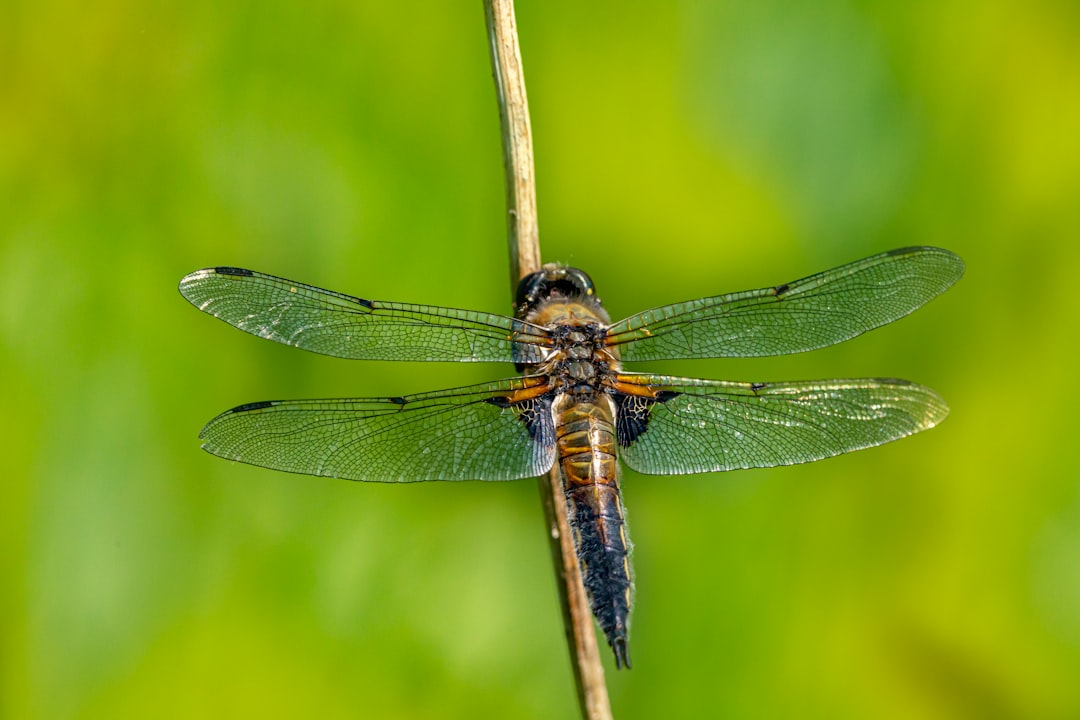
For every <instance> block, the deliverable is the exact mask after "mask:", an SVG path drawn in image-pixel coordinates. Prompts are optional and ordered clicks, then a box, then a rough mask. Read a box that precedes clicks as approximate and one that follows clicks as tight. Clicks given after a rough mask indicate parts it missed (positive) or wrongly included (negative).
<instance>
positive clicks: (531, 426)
mask: <svg viewBox="0 0 1080 720" xmlns="http://www.w3.org/2000/svg"><path fill="white" fill-rule="evenodd" d="M484 402H486V403H488V404H490V405H494V406H495V407H497V408H500V409H502V410H506V409H508V408H513V410H514V412H516V413H517V416H518V419H519V420H521V422H523V423H525V427H526V428H528V430H529V436H530V437H532V439H533V440H534V441H536V442H537V443H539V444H540V445H542V446H543V447H550V446H552V445H554V444H555V419H554V418H553V417H552V416H551V397H550V396H548V395H543V396H541V397H538V398H532V399H530V400H522V401H521V402H516V403H515V402H511V401H510V399H509V398H506V397H502V396H501V395H500V396H496V397H490V398H485V399H484Z"/></svg>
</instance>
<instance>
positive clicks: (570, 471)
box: [554, 391, 630, 667]
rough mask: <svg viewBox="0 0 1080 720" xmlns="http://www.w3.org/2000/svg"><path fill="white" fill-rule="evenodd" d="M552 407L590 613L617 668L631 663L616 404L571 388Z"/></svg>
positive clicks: (628, 574) (608, 399)
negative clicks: (616, 436) (601, 632)
mask: <svg viewBox="0 0 1080 720" xmlns="http://www.w3.org/2000/svg"><path fill="white" fill-rule="evenodd" d="M554 410H555V436H556V442H557V446H558V455H559V467H560V470H561V471H562V478H563V488H564V489H565V491H566V504H567V509H568V511H569V514H570V527H571V528H572V529H573V532H574V547H575V548H576V549H577V556H578V562H579V564H580V565H581V579H582V581H583V582H584V585H585V591H586V593H587V594H588V597H589V603H590V604H591V605H592V612H593V615H594V616H595V617H596V620H597V622H599V623H600V628H601V629H602V630H603V631H604V634H605V635H606V636H607V640H608V644H610V645H611V649H612V650H613V651H614V653H615V665H616V667H619V666H622V665H625V666H626V667H630V656H629V654H628V650H627V622H628V619H629V615H630V563H629V560H628V558H627V553H628V551H629V547H628V542H627V539H626V527H625V523H624V521H623V510H622V499H621V497H620V494H619V473H618V464H617V463H616V461H615V420H614V411H615V408H614V405H613V403H612V402H611V398H610V396H608V395H607V394H605V393H596V392H585V393H582V392H580V391H578V392H573V391H572V392H569V393H565V394H563V395H560V396H559V397H558V399H557V400H556V401H555V408H554Z"/></svg>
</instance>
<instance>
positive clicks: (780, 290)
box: [773, 283, 791, 297]
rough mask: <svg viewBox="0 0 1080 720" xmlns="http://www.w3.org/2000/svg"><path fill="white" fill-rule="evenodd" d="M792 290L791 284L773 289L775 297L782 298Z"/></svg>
mask: <svg viewBox="0 0 1080 720" xmlns="http://www.w3.org/2000/svg"><path fill="white" fill-rule="evenodd" d="M790 289H791V285H790V284H789V283H784V284H783V285H777V286H776V287H774V288H773V295H775V296H776V297H780V296H781V295H783V294H784V293H786V292H787V291H788V290H790Z"/></svg>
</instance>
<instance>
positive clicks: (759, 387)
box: [750, 382, 765, 393]
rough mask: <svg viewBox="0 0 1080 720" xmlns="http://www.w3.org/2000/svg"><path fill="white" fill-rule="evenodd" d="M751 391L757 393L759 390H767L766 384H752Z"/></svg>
mask: <svg viewBox="0 0 1080 720" xmlns="http://www.w3.org/2000/svg"><path fill="white" fill-rule="evenodd" d="M750 389H751V390H753V391H754V392H755V393H756V392H757V391H758V390H764V389H765V383H761V382H756V383H750Z"/></svg>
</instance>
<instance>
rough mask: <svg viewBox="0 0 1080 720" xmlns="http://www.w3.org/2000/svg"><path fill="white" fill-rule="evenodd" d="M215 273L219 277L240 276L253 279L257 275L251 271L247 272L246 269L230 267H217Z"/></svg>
mask: <svg viewBox="0 0 1080 720" xmlns="http://www.w3.org/2000/svg"><path fill="white" fill-rule="evenodd" d="M214 272H215V273H217V274H218V275H237V276H240V277H251V276H252V275H254V274H255V273H253V272H251V271H250V270H245V269H244V268H238V267H228V266H222V267H216V268H214Z"/></svg>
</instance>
